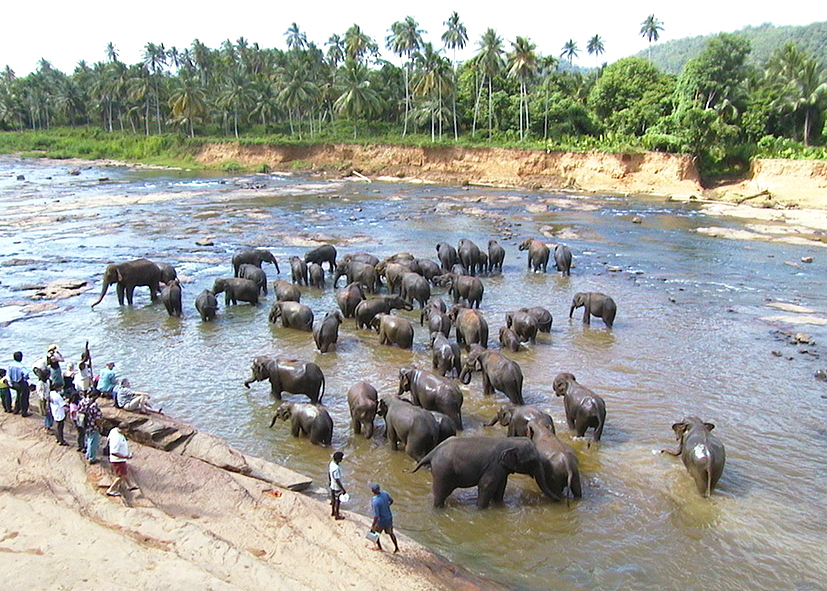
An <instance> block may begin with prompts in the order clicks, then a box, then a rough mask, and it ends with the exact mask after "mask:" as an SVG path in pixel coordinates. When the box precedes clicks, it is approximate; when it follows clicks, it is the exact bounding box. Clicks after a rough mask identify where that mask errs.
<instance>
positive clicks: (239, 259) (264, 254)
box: [233, 248, 281, 277]
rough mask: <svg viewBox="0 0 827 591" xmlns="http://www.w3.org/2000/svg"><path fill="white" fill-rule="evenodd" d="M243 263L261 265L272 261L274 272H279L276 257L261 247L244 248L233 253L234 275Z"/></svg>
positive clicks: (236, 275) (236, 274)
mask: <svg viewBox="0 0 827 591" xmlns="http://www.w3.org/2000/svg"><path fill="white" fill-rule="evenodd" d="M245 263H246V264H249V265H255V266H256V267H261V265H262V263H273V265H274V266H275V267H276V273H281V271H280V270H279V262H278V261H277V260H276V257H274V256H273V253H272V252H270V251H269V250H265V249H263V248H245V249H244V250H239V251H238V252H237V253H235V254H234V255H233V274H234V276H235V277H238V276H239V275H238V271H239V267H240V266H241V265H243V264H245Z"/></svg>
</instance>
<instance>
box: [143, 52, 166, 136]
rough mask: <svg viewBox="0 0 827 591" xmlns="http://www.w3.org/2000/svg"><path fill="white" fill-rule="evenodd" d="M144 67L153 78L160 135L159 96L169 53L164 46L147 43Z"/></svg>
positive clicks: (156, 117)
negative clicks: (159, 86) (160, 82)
mask: <svg viewBox="0 0 827 591" xmlns="http://www.w3.org/2000/svg"><path fill="white" fill-rule="evenodd" d="M143 58H144V65H145V66H146V68H147V69H148V70H149V73H150V75H151V77H152V83H153V84H152V87H153V91H154V96H155V121H156V123H157V124H158V133H161V97H160V94H159V88H158V84H159V80H158V79H159V78H160V76H161V72H163V69H164V66H165V65H166V63H167V52H166V49H164V44H163V43H161V44H159V45H155V44H154V43H147V44H146V46H145V47H144V54H143Z"/></svg>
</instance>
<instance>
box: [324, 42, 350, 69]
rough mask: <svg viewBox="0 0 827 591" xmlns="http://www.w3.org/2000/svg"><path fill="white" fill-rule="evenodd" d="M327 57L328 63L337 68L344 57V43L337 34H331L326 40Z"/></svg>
mask: <svg viewBox="0 0 827 591" xmlns="http://www.w3.org/2000/svg"><path fill="white" fill-rule="evenodd" d="M325 45H327V59H328V61H329V62H330V65H331V66H333V67H334V68H338V67H339V64H341V63H342V62H343V61H344V59H345V44H344V42H343V41H342V38H341V37H339V36H338V35H335V34H334V35H331V36H330V39H328V40H327V43H325Z"/></svg>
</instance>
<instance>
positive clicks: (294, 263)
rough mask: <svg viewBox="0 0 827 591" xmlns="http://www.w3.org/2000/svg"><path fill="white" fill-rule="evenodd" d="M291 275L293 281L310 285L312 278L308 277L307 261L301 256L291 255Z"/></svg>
mask: <svg viewBox="0 0 827 591" xmlns="http://www.w3.org/2000/svg"><path fill="white" fill-rule="evenodd" d="M290 275H291V277H292V278H293V283H298V284H299V285H310V279H309V278H308V277H307V263H306V262H305V261H304V259H302V258H301V257H297V256H292V257H290Z"/></svg>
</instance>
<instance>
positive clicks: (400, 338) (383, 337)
mask: <svg viewBox="0 0 827 591" xmlns="http://www.w3.org/2000/svg"><path fill="white" fill-rule="evenodd" d="M370 325H371V327H372V328H373V329H374V330H375V331H376V332H378V333H379V344H381V345H397V346H398V347H400V348H402V349H410V348H411V347H412V346H413V339H414V329H413V325H412V324H411V322H410V320H408V319H407V318H402V317H400V316H393V315H392V314H384V313H380V314H377V315H376V316H374V317H373V320H371V321H370Z"/></svg>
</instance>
